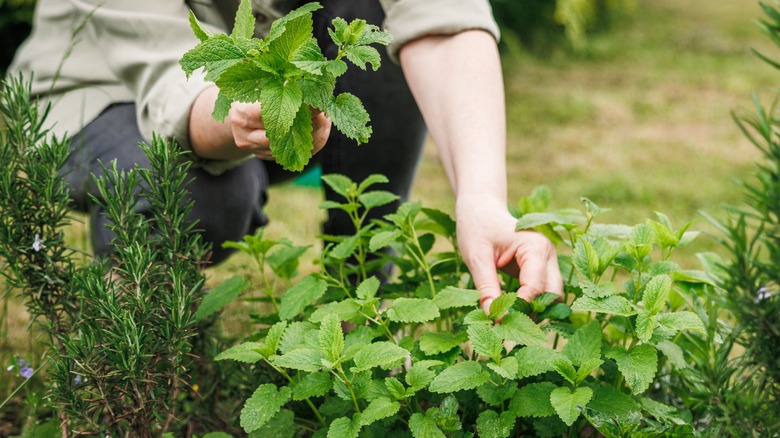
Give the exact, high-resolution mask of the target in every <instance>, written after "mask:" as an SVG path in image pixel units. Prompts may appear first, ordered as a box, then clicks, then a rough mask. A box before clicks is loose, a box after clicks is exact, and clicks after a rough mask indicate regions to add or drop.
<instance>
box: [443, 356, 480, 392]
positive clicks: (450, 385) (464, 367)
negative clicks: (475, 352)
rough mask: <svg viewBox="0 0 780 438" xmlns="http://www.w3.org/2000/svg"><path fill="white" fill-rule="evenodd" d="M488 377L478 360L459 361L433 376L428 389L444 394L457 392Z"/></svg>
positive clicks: (472, 387) (478, 384) (475, 385)
mask: <svg viewBox="0 0 780 438" xmlns="http://www.w3.org/2000/svg"><path fill="white" fill-rule="evenodd" d="M488 379H489V375H488V374H487V373H485V372H484V371H483V370H482V366H480V364H479V362H474V361H466V362H460V363H457V364H455V365H452V366H450V367H449V368H446V369H444V371H442V372H441V373H439V375H438V376H436V377H434V379H433V381H432V382H431V384H430V385H429V386H428V390H429V391H431V392H435V393H439V394H444V393H452V392H457V391H460V390H463V389H474V388H476V387H478V386H480V385H482V384H484V383H485V382H487V381H488Z"/></svg>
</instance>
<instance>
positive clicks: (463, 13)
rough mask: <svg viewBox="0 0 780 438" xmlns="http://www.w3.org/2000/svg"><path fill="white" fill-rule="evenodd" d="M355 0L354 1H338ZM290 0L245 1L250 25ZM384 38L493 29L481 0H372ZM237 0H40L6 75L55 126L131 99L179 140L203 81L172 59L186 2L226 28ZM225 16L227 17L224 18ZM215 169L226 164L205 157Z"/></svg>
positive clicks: (67, 129)
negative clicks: (382, 15)
mask: <svg viewBox="0 0 780 438" xmlns="http://www.w3.org/2000/svg"><path fill="white" fill-rule="evenodd" d="M343 1H356V0H343ZM291 3H297V2H293V1H291V0H252V8H253V11H254V13H255V17H256V18H257V26H256V34H257V36H258V37H262V36H264V35H265V34H266V33H267V31H268V29H269V28H270V25H271V22H272V21H273V20H274V19H276V18H279V17H281V16H282V15H283V14H285V13H286V12H288V11H289V9H290V7H289V6H288V7H287V8H284V5H290V4H291ZM380 3H381V4H382V7H383V8H384V9H385V12H386V20H385V23H384V27H385V28H386V29H387V30H389V31H390V32H391V33H392V34H393V37H394V39H393V43H392V45H391V46H390V47H389V51H390V54H391V57H393V59H397V58H396V55H397V52H398V49H399V48H400V47H401V46H403V45H404V44H405V43H406V42H408V41H411V40H413V39H415V38H418V37H420V36H424V35H428V34H452V33H456V32H458V31H461V30H465V29H475V28H476V29H484V30H486V31H488V32H491V33H492V34H493V35H495V36H496V38H498V28H497V26H496V24H495V22H494V20H493V18H492V15H491V11H490V6H489V4H488V0H380ZM237 4H238V0H190V1H189V4H188V3H187V2H185V1H182V0H39V1H38V4H37V9H36V14H35V22H34V24H33V32H32V34H31V35H30V37H29V38H28V39H27V41H25V42H24V44H22V46H21V47H20V48H19V50H18V51H17V53H16V57H15V59H14V61H13V63H12V64H11V67H10V68H9V74H12V75H16V74H19V73H23V74H25V75H28V76H29V75H31V76H32V77H33V83H32V89H33V94H34V95H36V96H38V97H40V98H41V99H42V100H43V101H50V102H51V103H52V110H51V113H50V116H49V123H50V125H51V127H52V129H53V131H54V132H55V133H58V134H60V135H64V134H75V133H77V132H78V131H80V130H81V128H82V127H84V126H85V125H86V124H87V123H89V122H90V121H91V120H92V119H94V118H95V117H96V116H97V115H98V114H100V112H101V111H102V110H103V109H105V108H106V107H107V106H108V105H110V104H112V103H116V102H135V103H136V108H137V111H138V123H139V129H140V131H141V133H142V134H143V136H144V137H145V138H147V139H149V138H151V135H152V132H156V133H158V134H161V135H165V136H169V137H173V138H175V139H176V140H177V141H178V142H179V143H180V144H181V145H183V146H184V147H185V148H186V147H188V144H189V142H188V119H189V111H190V107H191V105H192V103H193V101H194V100H195V98H196V97H197V95H198V94H199V93H200V92H201V91H202V90H203V89H204V88H206V87H207V86H208V85H209V84H207V83H206V82H204V81H203V79H202V78H201V77H200V76H198V75H193V76H192V77H190V79H189V80H187V79H186V77H185V75H184V72H183V71H182V70H181V68H180V67H179V63H178V61H179V58H181V55H182V54H183V53H185V52H186V51H187V50H189V49H191V48H193V47H195V45H196V44H197V43H198V41H197V39H196V38H195V36H194V35H193V33H192V31H191V29H190V26H189V21H188V13H189V8H190V7H191V8H192V10H193V11H194V12H195V14H196V16H198V18H199V19H200V20H201V21H203V22H204V23H207V24H208V25H209V26H211V30H212V31H213V32H215V33H216V32H225V31H226V29H228V28H229V27H228V25H227V20H226V19H225V18H224V17H226V16H227V17H232V16H233V15H234V14H235V10H236V7H237ZM229 19H230V18H228V20H229ZM205 165H206V167H207V168H208V167H211V168H213V170H214V171H215V172H217V173H218V172H219V171H220V169H224V168H225V167H226V166H228V167H229V166H230V165H231V163H226V162H211V163H205Z"/></svg>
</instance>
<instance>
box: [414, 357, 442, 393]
mask: <svg viewBox="0 0 780 438" xmlns="http://www.w3.org/2000/svg"><path fill="white" fill-rule="evenodd" d="M442 363H443V362H441V361H438V360H419V361H416V362H414V363H413V364H412V368H411V369H410V370H409V372H408V373H406V377H405V379H406V384H407V385H409V387H411V388H412V390H413V391H415V392H417V391H419V390H421V389H423V388H425V387H426V386H428V384H429V383H431V381H432V380H433V378H434V377H436V373H435V372H434V371H432V370H430V368H431V367H434V366H436V365H441V364H442Z"/></svg>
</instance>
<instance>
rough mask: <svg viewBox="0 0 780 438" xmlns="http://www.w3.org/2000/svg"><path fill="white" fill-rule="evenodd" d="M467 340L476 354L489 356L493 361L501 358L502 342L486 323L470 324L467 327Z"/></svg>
mask: <svg viewBox="0 0 780 438" xmlns="http://www.w3.org/2000/svg"><path fill="white" fill-rule="evenodd" d="M467 332H468V335H469V340H470V341H471V345H472V347H474V351H475V352H476V353H477V354H480V355H482V356H486V357H489V358H490V359H492V360H493V361H494V362H498V361H499V360H500V359H501V353H502V352H503V350H504V344H503V341H502V339H501V337H499V336H498V335H497V334H496V333H495V332H493V330H492V329H491V328H490V327H489V326H488V325H486V324H472V325H470V326H469V327H468V329H467Z"/></svg>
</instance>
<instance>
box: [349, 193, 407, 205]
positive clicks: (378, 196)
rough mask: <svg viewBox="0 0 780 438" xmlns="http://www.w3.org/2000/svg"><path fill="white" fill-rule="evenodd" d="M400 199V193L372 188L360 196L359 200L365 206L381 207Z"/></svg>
mask: <svg viewBox="0 0 780 438" xmlns="http://www.w3.org/2000/svg"><path fill="white" fill-rule="evenodd" d="M398 199H400V197H399V196H398V195H396V194H395V193H392V192H388V191H385V190H372V191H370V192H365V193H362V194H361V195H360V196H358V200H359V201H360V203H361V204H363V206H364V207H365V208H376V207H381V206H383V205H387V204H389V203H391V202H393V201H396V200H398Z"/></svg>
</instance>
